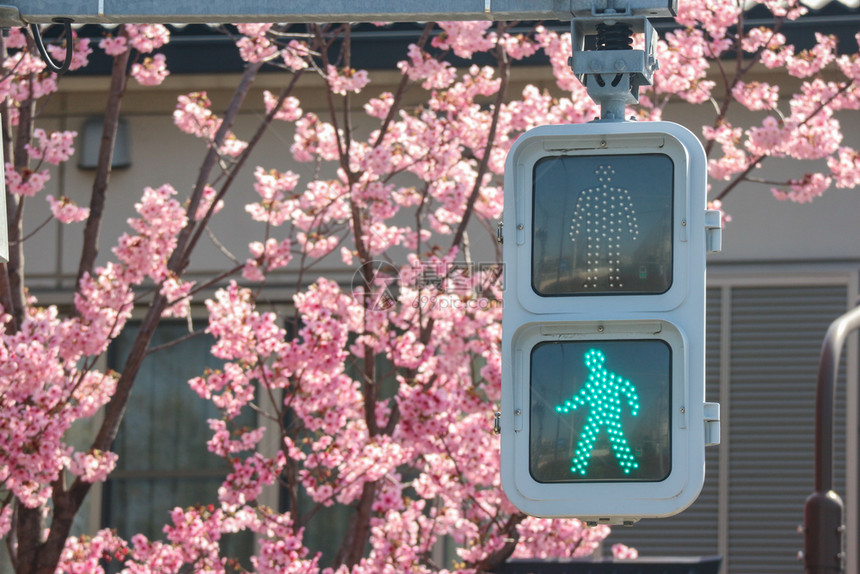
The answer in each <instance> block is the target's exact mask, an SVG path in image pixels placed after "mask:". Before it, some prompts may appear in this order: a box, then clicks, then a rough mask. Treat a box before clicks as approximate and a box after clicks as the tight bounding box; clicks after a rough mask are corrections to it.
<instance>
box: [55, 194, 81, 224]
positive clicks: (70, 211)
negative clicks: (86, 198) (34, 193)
mask: <svg viewBox="0 0 860 574" xmlns="http://www.w3.org/2000/svg"><path fill="white" fill-rule="evenodd" d="M45 199H46V200H47V201H48V204H49V205H50V206H51V213H53V214H54V217H56V218H57V219H58V220H59V221H60V222H62V223H74V222H77V221H85V220H86V219H87V217H89V216H90V208H89V207H78V206H77V205H75V203H74V202H73V201H72V200H71V199H69V198H68V197H65V196H63V197H61V198H60V199H55V198H54V196H53V195H48V196H46V197H45Z"/></svg>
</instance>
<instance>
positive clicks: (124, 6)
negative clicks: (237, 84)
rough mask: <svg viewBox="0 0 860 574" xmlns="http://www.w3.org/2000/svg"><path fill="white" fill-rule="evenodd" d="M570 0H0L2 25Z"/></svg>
mask: <svg viewBox="0 0 860 574" xmlns="http://www.w3.org/2000/svg"><path fill="white" fill-rule="evenodd" d="M570 2H571V0H134V1H133V2H130V1H129V0H0V25H4V26H14V25H22V24H29V23H36V24H40V23H48V22H51V21H52V20H53V19H54V18H70V19H72V21H73V22H75V23H79V24H121V23H163V24H185V23H225V22H431V21H442V20H562V21H568V20H570V19H571V3H570Z"/></svg>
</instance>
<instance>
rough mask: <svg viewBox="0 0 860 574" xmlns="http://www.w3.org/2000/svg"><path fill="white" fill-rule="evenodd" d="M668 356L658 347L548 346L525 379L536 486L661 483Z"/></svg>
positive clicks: (650, 342)
mask: <svg viewBox="0 0 860 574" xmlns="http://www.w3.org/2000/svg"><path fill="white" fill-rule="evenodd" d="M671 375H672V353H671V349H670V347H669V345H668V344H667V343H666V342H665V341H662V340H654V339H647V340H644V339H643V340H636V339H634V340H623V341H614V340H600V341H547V342H543V343H539V344H537V345H535V347H534V349H533V350H532V353H531V373H530V394H531V399H530V402H531V411H530V417H529V421H530V425H531V429H530V445H529V470H530V472H531V475H532V477H533V478H534V479H535V480H536V481H538V482H579V481H592V482H594V481H617V480H634V481H660V480H663V479H665V478H666V477H667V476H669V471H670V468H671V442H670V431H669V428H670V425H669V421H670V415H671V404H670V402H671V401H670V396H671Z"/></svg>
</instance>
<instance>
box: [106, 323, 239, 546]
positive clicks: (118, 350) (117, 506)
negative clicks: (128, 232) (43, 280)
mask: <svg viewBox="0 0 860 574" xmlns="http://www.w3.org/2000/svg"><path fill="white" fill-rule="evenodd" d="M137 332H138V326H137V325H130V326H128V327H127V328H126V329H125V330H124V331H123V333H122V334H121V335H120V336H119V337H118V338H117V339H116V341H115V342H114V343H113V345H112V346H111V348H110V351H109V355H108V365H109V367H111V368H114V369H117V370H119V369H121V368H122V365H123V364H124V363H125V359H126V357H127V356H128V353H129V351H130V350H131V347H132V344H133V343H134V339H135V337H136V335H137ZM187 334H188V327H187V325H186V324H184V323H180V322H175V323H173V322H170V323H162V325H161V326H159V328H158V330H157V331H156V332H155V335H154V336H153V340H152V343H151V346H152V347H157V346H160V345H164V344H166V343H169V342H171V341H175V340H177V339H179V338H180V337H182V336H183V335H187ZM212 343H213V339H212V338H211V337H209V336H208V335H207V336H199V337H195V338H192V339H189V340H186V341H183V342H182V343H179V344H177V345H174V346H170V347H167V348H165V349H163V350H161V351H158V352H156V353H154V354H152V355H150V356H149V357H147V358H146V359H145V360H144V362H143V364H142V366H141V369H140V372H139V373H138V376H137V381H136V383H135V385H134V389H133V390H132V394H131V400H130V401H129V405H128V408H127V410H126V413H125V417H124V419H123V421H122V424H121V426H120V428H119V433H118V434H117V437H116V440H115V441H114V447H113V449H114V451H115V452H116V453H117V454H118V455H119V460H118V461H117V467H116V470H115V471H114V472H113V473H112V474H111V476H110V479H109V480H108V482H107V483H106V484H105V488H104V494H103V501H102V522H103V524H104V525H105V526H109V527H112V528H116V529H117V533H118V534H119V535H120V536H122V537H124V538H126V539H127V538H128V537H130V536H132V535H134V534H136V533H142V534H144V535H146V536H147V537H149V538H150V539H160V538H162V537H163V534H162V528H163V527H164V525H165V524H167V523H169V521H170V511H171V510H172V509H173V508H175V507H177V506H179V507H182V508H185V507H188V506H194V505H196V504H210V503H216V502H217V499H218V498H217V491H218V487H219V486H220V485H221V482H222V481H223V479H224V477H225V476H226V474H227V472H228V467H227V465H226V463H225V462H224V461H223V460H222V459H221V458H219V457H217V456H215V455H214V454H212V453H210V452H209V451H208V450H207V449H206V442H207V441H208V440H209V438H210V437H211V434H212V433H211V430H210V429H209V425H208V424H207V422H206V421H207V420H208V419H211V418H220V416H221V415H220V413H219V412H218V410H217V409H216V408H215V406H214V405H213V404H212V403H211V402H209V401H205V400H203V399H201V398H200V397H199V396H198V395H197V394H196V393H195V392H194V391H193V390H191V388H190V387H189V386H188V384H187V382H188V380H189V379H191V378H192V377H195V376H198V375H201V374H203V372H204V370H205V369H206V368H207V367H208V368H218V367H219V366H220V364H221V361H219V360H218V359H216V358H215V357H213V356H212V355H211V354H210V353H209V349H210V347H211V345H212ZM243 416H244V417H247V420H238V421H236V422H237V424H239V425H249V426H250V425H253V424H254V423H255V421H254V420H253V417H252V416H249V415H243ZM222 546H223V547H224V551H223V552H224V554H225V555H229V556H235V557H245V558H247V557H249V556H250V555H251V553H252V551H253V536H252V534H251V533H249V532H245V533H240V534H238V535H233V536H228V537H225V538H223V539H222ZM240 559H241V558H240Z"/></svg>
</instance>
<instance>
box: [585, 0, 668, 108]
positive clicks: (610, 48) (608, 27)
mask: <svg viewBox="0 0 860 574" xmlns="http://www.w3.org/2000/svg"><path fill="white" fill-rule="evenodd" d="M677 7H678V4H677V0H674V1H670V2H669V3H668V4H667V3H666V2H665V0H664V1H663V2H662V3H658V2H655V1H654V0H626V1H622V2H613V0H571V14H572V16H573V19H572V20H571V22H570V34H571V44H572V48H573V53H572V55H571V58H570V61H569V64H570V67H571V69H572V70H573V73H574V74H575V75H576V77H577V78H579V81H580V82H582V85H583V86H585V88H586V90H587V91H588V95H589V96H590V97H591V99H592V100H594V101H595V102H596V103H597V104H599V105H600V106H601V119H603V120H614V121H623V120H624V110H625V106H626V105H628V104H637V103H639V87H640V86H650V85H651V84H652V82H653V78H654V72H655V71H656V70H657V69H658V63H657V32H656V31H655V30H654V27H653V26H652V25H651V22H650V21H649V20H648V17H649V16H651V17H668V16H674V15H675V14H676V13H677ZM637 33H641V34H644V36H645V46H644V50H633V49H632V48H631V47H630V42H631V40H630V39H631V38H632V35H633V34H637ZM589 37H595V39H596V43H597V49H596V50H591V51H586V49H585V47H586V40H587V38H589Z"/></svg>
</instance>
